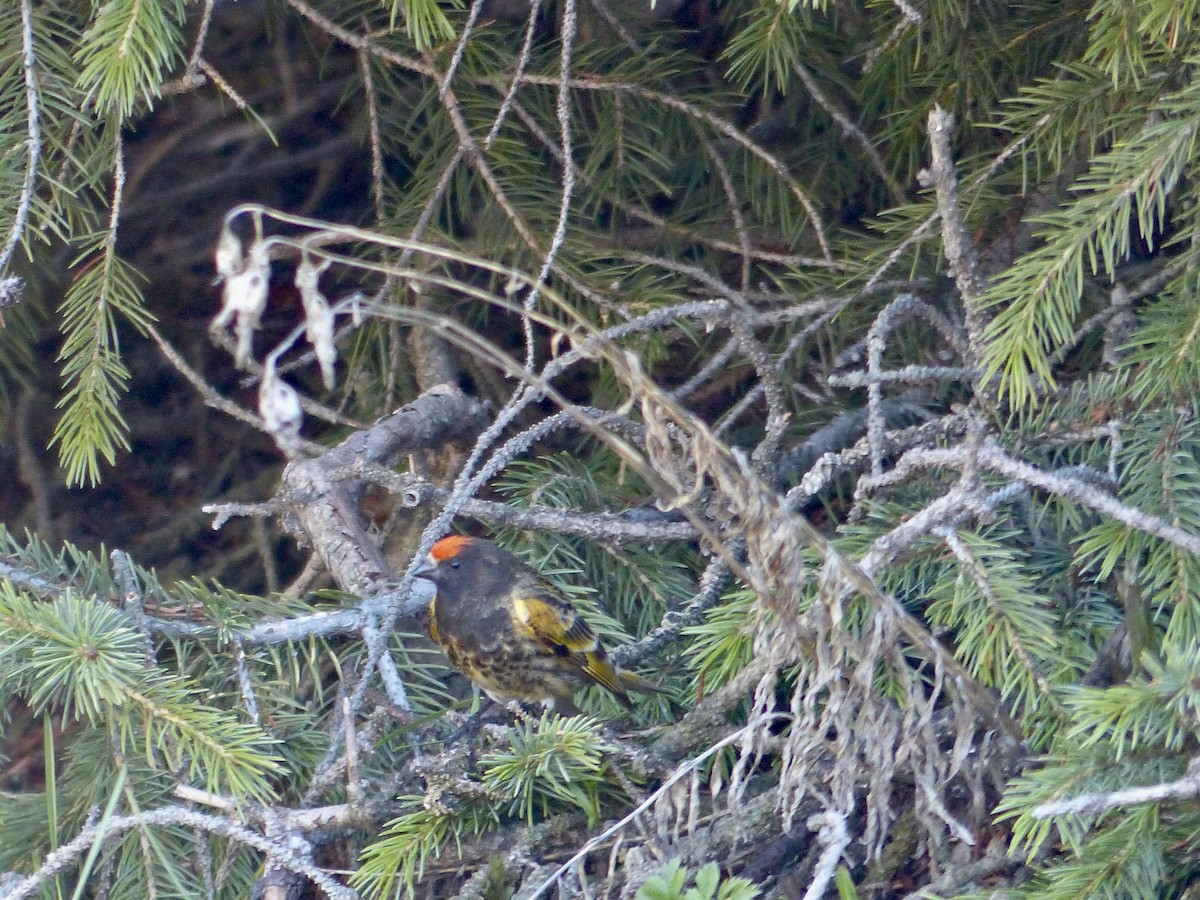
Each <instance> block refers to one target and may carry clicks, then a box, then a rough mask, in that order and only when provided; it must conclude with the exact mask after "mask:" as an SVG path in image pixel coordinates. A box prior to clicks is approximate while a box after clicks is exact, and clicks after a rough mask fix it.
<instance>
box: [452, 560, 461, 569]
mask: <svg viewBox="0 0 1200 900" xmlns="http://www.w3.org/2000/svg"><path fill="white" fill-rule="evenodd" d="M450 568H452V569H460V568H462V560H461V559H452V560H450Z"/></svg>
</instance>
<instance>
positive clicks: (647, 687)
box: [617, 669, 675, 700]
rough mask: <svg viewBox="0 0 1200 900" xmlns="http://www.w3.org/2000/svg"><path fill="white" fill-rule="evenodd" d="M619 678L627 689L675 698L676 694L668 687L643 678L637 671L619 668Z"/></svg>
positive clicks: (622, 685) (622, 686)
mask: <svg viewBox="0 0 1200 900" xmlns="http://www.w3.org/2000/svg"><path fill="white" fill-rule="evenodd" d="M617 679H618V681H620V683H621V688H622V689H623V690H625V691H634V692H636V693H639V694H659V695H660V696H663V697H669V698H670V699H672V700H674V699H675V697H674V695H673V694H672V693H671V692H670V691H668V690H667V689H666V688H663V687H659V686H658V685H657V684H655V683H654V682H653V681H650V680H649V679H647V678H643V677H642V676H641V675H638V674H637V673H636V672H629V671H626V670H625V669H618V670H617Z"/></svg>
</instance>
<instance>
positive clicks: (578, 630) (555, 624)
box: [512, 597, 625, 697]
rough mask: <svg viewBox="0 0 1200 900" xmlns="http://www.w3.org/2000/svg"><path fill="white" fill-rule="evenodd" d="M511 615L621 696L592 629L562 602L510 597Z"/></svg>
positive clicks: (618, 680) (618, 682)
mask: <svg viewBox="0 0 1200 900" xmlns="http://www.w3.org/2000/svg"><path fill="white" fill-rule="evenodd" d="M512 607H513V616H514V618H515V619H516V621H517V622H518V623H519V624H520V625H523V626H524V627H525V628H526V629H527V630H528V632H529V633H530V634H531V635H533V636H534V637H536V638H538V639H540V640H542V641H545V642H547V643H549V644H552V645H554V646H556V647H561V648H563V649H564V650H566V651H567V654H564V655H569V656H570V657H571V658H572V660H573V661H574V663H575V664H576V665H578V666H579V669H580V671H582V672H583V674H584V675H586V676H587V677H588V678H590V679H592V680H593V681H595V682H597V683H599V684H602V685H604V686H605V687H606V688H608V689H609V690H610V691H612V692H613V693H614V694H616V695H617V696H618V697H624V696H625V686H624V685H623V684H622V683H621V678H620V676H619V675H618V674H617V670H616V669H615V668H614V667H613V664H612V663H611V662H609V659H608V654H607V653H605V652H604V648H603V647H601V646H600V641H599V640H598V639H597V638H596V633H595V632H594V631H592V629H591V627H590V626H589V625H588V623H587V622H585V621H584V620H583V617H582V616H580V615H579V613H577V612H575V610H573V609H571V608H570V607H569V606H566V605H565V604H556V603H553V602H551V601H547V600H542V599H540V598H538V597H516V598H514V599H513V603H512Z"/></svg>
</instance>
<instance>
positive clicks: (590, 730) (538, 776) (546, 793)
mask: <svg viewBox="0 0 1200 900" xmlns="http://www.w3.org/2000/svg"><path fill="white" fill-rule="evenodd" d="M510 741H511V743H510V744H509V746H508V747H507V748H505V749H503V750H493V751H491V752H489V753H486V754H484V756H483V757H482V758H481V759H480V761H479V762H480V766H481V768H482V770H483V783H484V785H485V786H486V787H487V788H488V790H489V791H491V792H492V793H493V794H494V795H495V796H497V797H505V798H509V799H511V800H512V806H511V807H510V808H509V815H511V816H515V817H517V818H521V819H524V820H525V821H526V822H528V823H530V824H532V822H533V820H534V818H535V817H544V816H546V815H548V814H549V813H550V812H552V811H553V810H554V809H556V808H559V807H562V806H565V807H566V808H568V809H571V808H573V809H580V810H582V811H583V812H584V813H586V814H587V817H588V823H589V824H590V825H595V824H596V822H598V821H599V819H600V807H601V801H602V799H603V798H604V796H605V795H609V794H612V793H613V780H612V776H611V774H610V772H609V771H608V763H607V762H606V761H605V758H604V755H603V753H602V749H603V736H602V735H601V733H600V723H599V722H597V721H596V720H594V719H589V718H587V717H586V716H574V717H572V718H567V719H564V718H561V717H559V716H557V715H555V714H554V713H550V712H546V713H543V714H542V718H541V719H540V720H539V721H537V722H534V721H532V720H526V721H523V722H520V723H518V724H517V725H515V726H514V727H513V728H512V731H511V737H510Z"/></svg>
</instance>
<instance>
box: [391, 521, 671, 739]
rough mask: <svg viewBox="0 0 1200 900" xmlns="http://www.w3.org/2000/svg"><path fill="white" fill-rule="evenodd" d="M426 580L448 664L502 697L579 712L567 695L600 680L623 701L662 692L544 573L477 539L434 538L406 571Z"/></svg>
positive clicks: (432, 627) (433, 625) (432, 628)
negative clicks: (608, 647)
mask: <svg viewBox="0 0 1200 900" xmlns="http://www.w3.org/2000/svg"><path fill="white" fill-rule="evenodd" d="M413 574H414V575H415V576H416V577H418V578H423V579H426V580H428V581H431V582H433V584H434V586H435V588H436V593H435V594H434V597H433V599H432V600H431V601H430V604H429V636H430V637H431V638H432V639H433V642H434V643H435V644H437V645H438V646H439V647H441V648H442V650H443V652H444V653H445V654H446V656H447V657H448V658H449V660H450V663H451V664H452V665H453V666H454V668H456V669H457V670H458V671H459V672H461V673H462V674H464V675H465V676H467V678H469V679H470V680H471V681H472V682H474V683H475V684H476V685H478V686H479V688H480V689H481V690H482V691H483V692H484V693H485V694H487V695H488V696H489V697H491V698H492V699H493V700H495V701H496V702H497V703H499V704H502V705H505V704H508V703H510V702H511V701H514V700H515V701H518V702H520V703H523V704H535V703H541V704H542V705H543V706H545V707H547V708H549V709H553V710H554V711H555V712H557V713H558V714H560V715H564V716H571V715H577V714H578V709H577V708H576V707H575V705H574V704H573V702H572V699H571V698H572V695H573V694H574V693H575V691H576V690H578V689H579V688H580V687H583V686H586V685H588V684H599V685H602V686H603V687H605V688H607V689H608V691H609V692H610V693H612V695H613V696H614V697H616V698H617V700H618V701H620V703H621V705H622V706H624V707H625V708H626V709H632V706H633V705H632V703H631V701H630V699H629V692H630V691H638V692H643V693H645V692H650V693H658V694H667V692H666V691H664V690H663V689H662V688H660V687H658V686H657V685H655V684H652V683H651V682H649V681H647V680H646V679H645V678H642V677H641V676H640V675H635V674H634V673H632V672H627V671H625V670H623V669H619V668H617V667H616V666H615V665H613V662H612V660H610V659H609V656H608V653H607V652H605V650H604V647H603V646H602V645H601V644H600V640H599V638H597V637H596V634H595V632H594V631H592V629H591V626H589V625H588V623H587V622H586V621H584V619H583V616H581V615H580V614H579V612H578V610H576V609H575V607H574V606H572V605H571V602H570V601H569V600H568V599H567V598H566V597H564V596H563V595H562V593H561V592H560V591H559V590H558V589H556V588H555V587H554V585H553V584H551V583H550V582H549V581H547V580H546V579H545V578H544V577H542V576H541V575H539V574H538V573H537V572H536V571H534V570H533V569H532V568H530V567H529V566H527V565H526V564H525V563H523V562H522V561H521V560H520V559H518V558H517V557H516V556H514V555H513V554H512V553H510V552H509V551H507V550H505V549H504V548H502V547H500V546H498V545H497V544H495V543H494V542H492V541H489V540H485V539H483V538H475V537H468V536H465V535H458V534H452V535H449V536H447V537H444V538H442V539H441V540H439V541H437V542H436V543H435V544H434V545H433V547H432V549H431V550H430V551H429V554H428V556H426V558H425V559H424V560H423V561H422V563H421V564H420V566H419V567H418V568H417V569H416V570H415V571H414V573H413Z"/></svg>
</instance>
